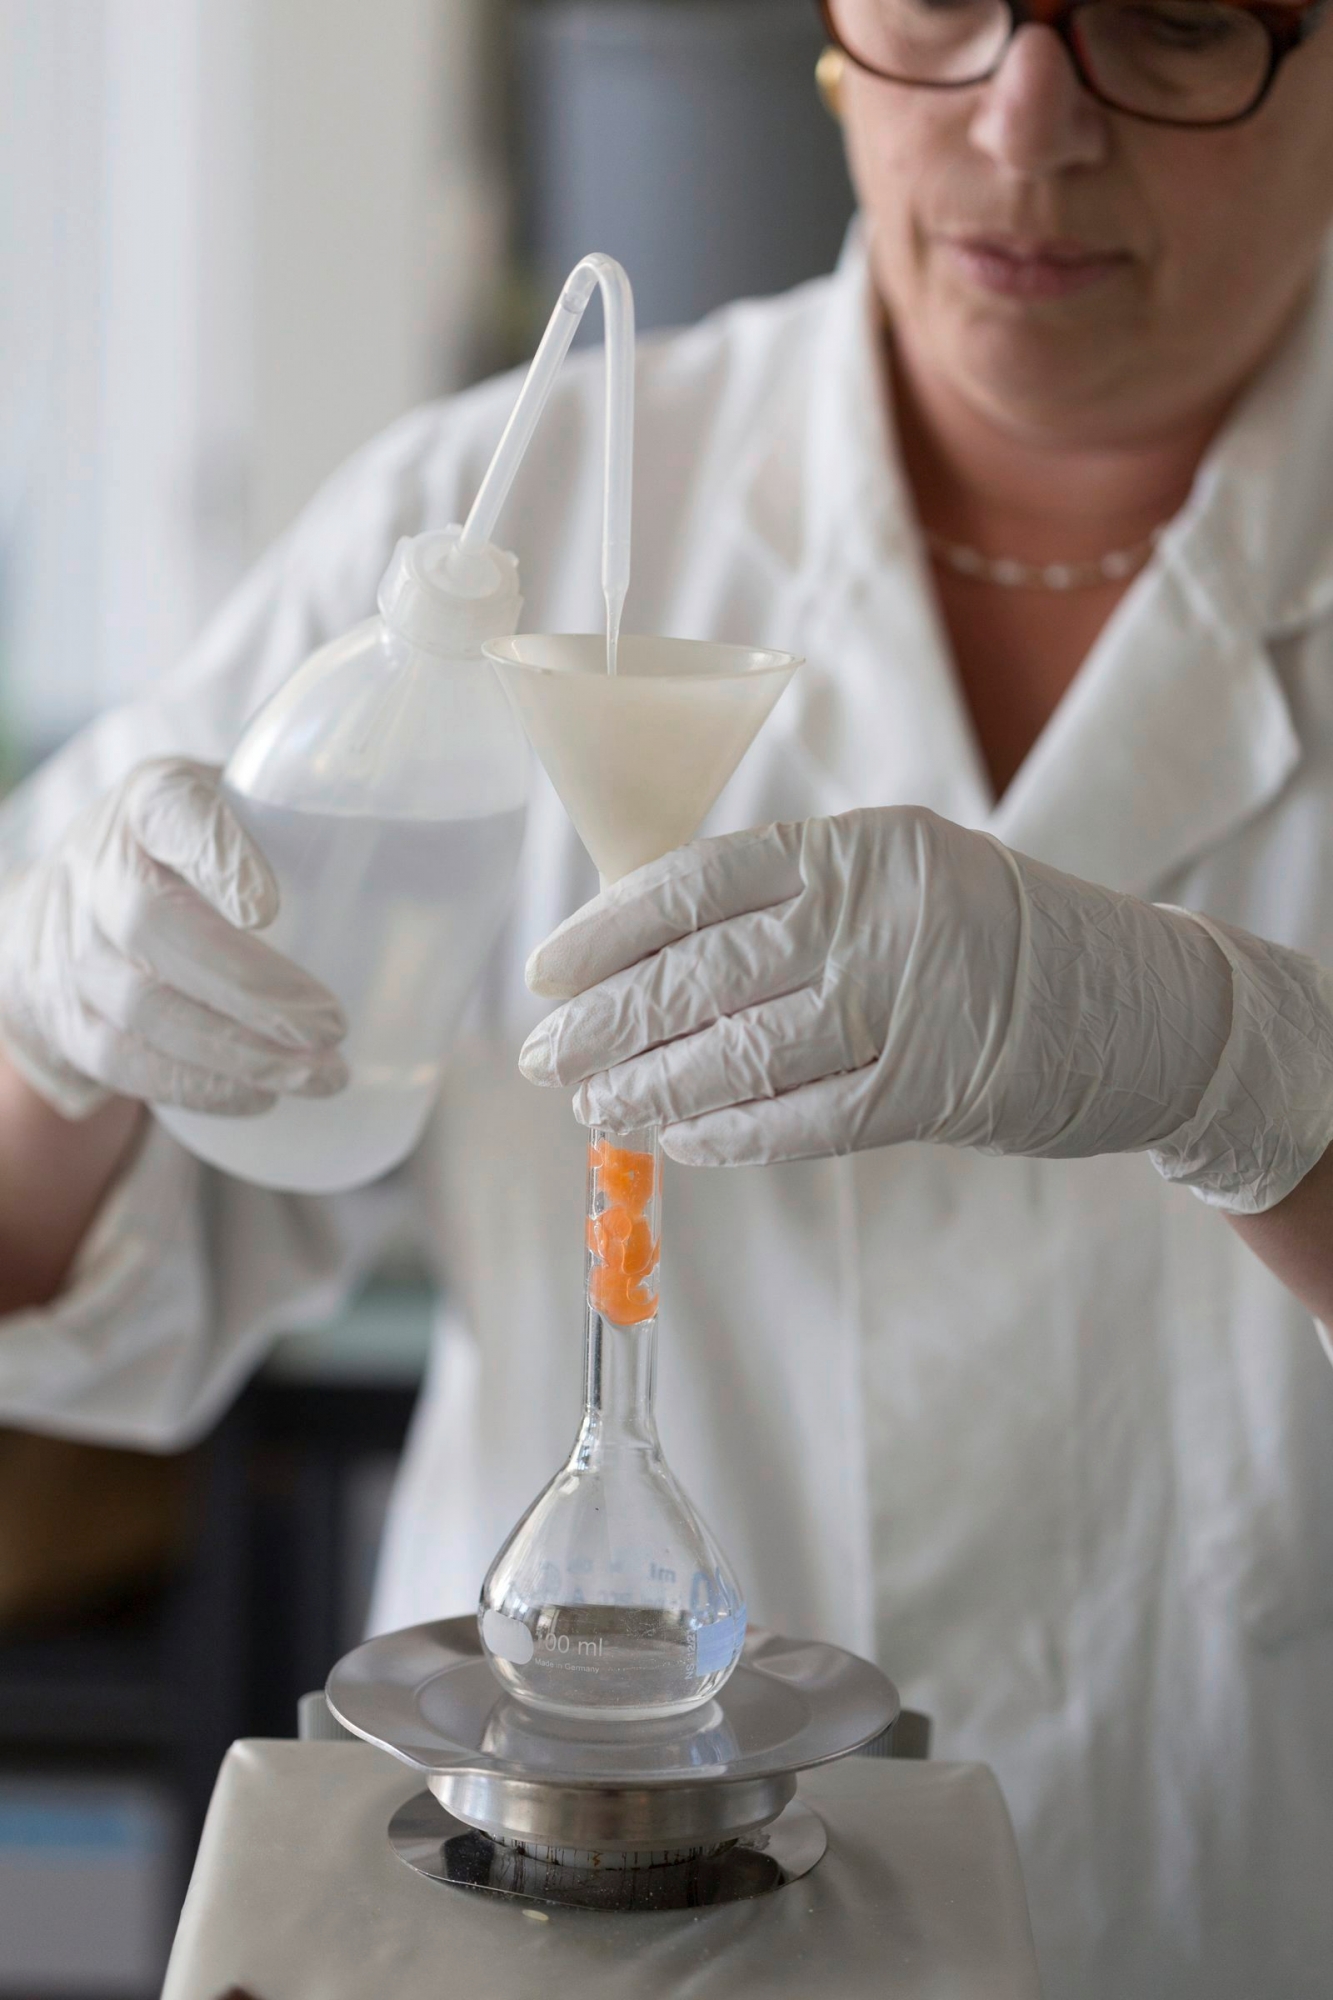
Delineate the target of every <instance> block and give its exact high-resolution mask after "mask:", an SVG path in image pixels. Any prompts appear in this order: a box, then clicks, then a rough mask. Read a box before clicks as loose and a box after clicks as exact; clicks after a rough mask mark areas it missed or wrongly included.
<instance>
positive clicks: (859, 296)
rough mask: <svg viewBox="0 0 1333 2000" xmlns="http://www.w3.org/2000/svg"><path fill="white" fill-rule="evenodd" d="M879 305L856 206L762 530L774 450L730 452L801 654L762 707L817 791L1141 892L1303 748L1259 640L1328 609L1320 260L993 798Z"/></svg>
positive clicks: (1327, 385)
mask: <svg viewBox="0 0 1333 2000" xmlns="http://www.w3.org/2000/svg"><path fill="white" fill-rule="evenodd" d="M876 314H877V307H876V305H875V301H874V293H873V286H872V284H871V280H870V276H869V269H868V260H867V254H866V248H865V242H864V237H863V235H862V233H861V232H860V231H859V230H854V232H853V234H852V236H851V237H850V238H849V241H848V245H847V247H846V250H845V251H844V255H843V259H842V262H841V264H840V266H839V269H838V272H837V274H836V275H835V278H834V280H833V282H832V285H831V286H830V289H829V292H828V295H827V300H826V308H825V313H824V318H823V323H822V326H821V328H820V330H819V335H818V339H817V343H816V349H815V354H814V357H813V382H812V387H811V391H810V395H809V397H808V399H807V401H806V404H805V427H804V435H803V437H802V439H801V441H800V443H801V449H800V452H799V456H800V458H801V461H802V465H801V472H800V486H801V493H800V498H799V520H798V522H797V523H796V524H795V526H794V528H788V530H787V531H786V533H785V534H775V533H774V532H773V527H772V524H773V522H774V521H775V519H776V516H777V510H776V508H775V503H774V500H773V490H774V483H773V474H774V470H775V468H774V465H773V463H772V462H765V461H764V460H760V461H757V462H755V463H753V464H752V465H751V467H750V468H749V470H748V473H747V487H748V495H747V502H746V506H747V513H748V519H749V523H750V526H751V528H752V530H753V531H754V532H755V533H756V534H757V535H759V536H760V537H761V538H766V540H767V547H768V553H769V556H770V559H771V560H772V561H773V562H775V563H776V564H777V566H778V567H779V568H781V569H783V570H784V572H785V582H784V590H783V602H782V617H783V619H784V621H785V623H786V629H787V631H788V632H789V633H790V638H789V639H788V641H787V643H790V644H791V645H792V646H793V647H794V648H796V649H798V650H802V651H804V652H806V653H807V654H808V656H809V659H810V663H811V664H810V666H809V667H808V668H807V669H806V672H805V675H804V676H798V679H797V683H796V685H795V688H794V690H793V693H795V694H796V699H795V700H793V699H792V697H791V696H789V697H788V702H787V704H784V705H783V706H784V707H786V709H787V712H786V714H785V716H783V713H782V709H781V708H780V709H779V711H778V716H780V717H782V727H783V730H784V733H785V734H787V735H788V737H789V738H790V739H791V740H792V742H793V745H794V746H795V745H799V746H800V749H801V751H802V752H803V753H804V754H805V755H806V756H807V758H808V759H809V761H810V764H811V768H812V774H813V775H814V776H815V777H816V778H817V780H818V782H819V784H820V785H821V786H822V792H821V796H822V797H824V798H825V799H826V800H827V802H828V809H829V810H842V809H845V808H846V807H847V806H851V805H867V804H891V803H907V802H910V803H915V804H921V805H928V806H930V807H932V808H933V809H934V810H936V811H939V812H942V813H945V814H946V815H947V816H948V817H950V818H953V819H955V820H958V821H959V822H960V823H962V824H964V825H975V826H986V827H988V828H989V829H990V830H992V831H993V832H995V833H996V834H997V835H998V836H999V837H1000V838H1001V839H1003V840H1005V841H1006V842H1007V843H1008V844H1009V845H1011V846H1013V847H1016V848H1019V849H1020V850H1022V851H1024V852H1027V853H1030V854H1033V855H1035V856H1037V857H1038V858H1039V859H1042V860H1046V861H1049V862H1051V863H1052V864H1054V865H1056V866H1058V867H1062V868H1065V869H1068V870H1069V871H1070V872H1072V873H1075V874H1079V875H1083V876H1086V877H1088V878H1089V879H1091V880H1095V881H1100V882H1104V883H1106V884H1108V885H1109V886H1112V887H1116V888H1120V889H1123V890H1128V891H1131V892H1133V893H1137V894H1152V893H1154V892H1156V891H1157V890H1158V889H1159V888H1160V886H1161V885H1163V884H1164V883H1166V882H1167V881H1168V880H1169V879H1170V877H1171V876H1172V875H1173V874H1174V873H1175V872H1176V871H1178V870H1179V869H1180V868H1181V867H1183V866H1184V865H1186V864H1187V863H1188V862H1190V861H1192V860H1193V859H1195V858H1196V857H1198V856H1200V855H1201V854H1203V853H1204V852H1206V851H1207V850H1208V849H1210V848H1212V847H1213V846H1215V845H1216V844H1217V843H1218V842H1219V841H1221V840H1222V839H1224V838H1225V837H1226V836H1227V835H1228V834H1229V833H1231V832H1232V831H1233V830H1235V829H1236V828H1238V827H1239V826H1240V825H1242V824H1243V823H1244V822H1245V821H1246V820H1248V819H1250V818H1251V817H1253V816H1254V815H1255V814H1257V813H1258V812H1259V811H1261V810H1262V808H1263V807H1264V805H1265V804H1267V803H1268V801H1270V800H1271V799H1272V798H1273V797H1275V796H1276V794H1277V793H1278V791H1279V790H1280V789H1281V788H1282V786H1283V784H1284V783H1285V782H1286V780H1287V779H1288V777H1289V776H1290V774H1291V772H1292V771H1293V770H1294V768H1295V766H1296V765H1297V763H1298V762H1299V760H1300V755H1301V746H1300V740H1299V737H1298V735H1297V731H1296V726H1295V722H1294V719H1293V716H1292V713H1291V709H1290V706H1289V704H1288V701H1287V698H1286V695H1285V692H1284V690H1283V686H1282V683H1281V680H1280V677H1279V675H1278V672H1277V669H1276V666H1275V664H1274V658H1273V652H1272V647H1273V644H1274V642H1275V641H1276V640H1278V639H1280V638H1281V637H1283V636H1285V635H1287V634H1289V633H1290V632H1292V631H1294V630H1297V629H1299V628H1300V627H1301V626H1302V625H1303V624H1305V623H1308V622H1310V621H1311V620H1313V619H1316V618H1318V617H1321V616H1323V615H1326V614H1327V613H1328V612H1330V611H1331V610H1333V485H1330V484H1329V482H1328V481H1327V479H1326V476H1325V472H1326V467H1327V464H1328V462H1329V459H1330V456H1331V455H1333V453H1331V452H1330V446H1331V445H1333V436H1331V435H1330V433H1331V432H1333V263H1331V262H1328V261H1326V263H1325V265H1324V267H1323V269H1322V270H1321V272H1320V274H1319V278H1318V282H1317V284H1316V286H1315V288H1314V292H1313V294H1312V297H1311V299H1310V300H1309V302H1308V304H1307V306H1306V308H1305V309H1304V311H1303V312H1302V314H1301V316H1300V318H1299V319H1298V321H1297V323H1296V324H1295V326H1294V327H1293V329H1292V332H1291V333H1290V335H1289V336H1288V338H1287V340H1286V341H1285V342H1284V344H1283V346H1282V348H1281V350H1280V352H1279V353H1278V354H1277V355H1276V357H1275V358H1274V360H1273V362H1272V363H1271V364H1270V365H1269V366H1268V368H1267V369H1266V370H1265V371H1264V373H1263V374H1262V376H1261V377H1260V378H1259V380H1258V381H1257V382H1256V384H1255V385H1254V387H1253V388H1252V389H1251V391H1250V392H1249V393H1248V394H1247V396H1246V397H1245V399H1244V400H1243V402H1242V404H1241V405H1240V406H1239V408H1238V409H1237V411H1236V412H1235V414H1234V415H1233V417H1232V418H1231V419H1230V420H1229V422H1228V424H1227V426H1226V427H1225V429H1224V430H1223V432H1222V433H1221V435H1220V436H1219V438H1218V440H1217V442H1216V444H1215V445H1214V447H1213V449H1212V450H1211V451H1210V453H1209V454H1208V456H1207V458H1206V459H1205V461H1204V464H1203V466H1202V467H1201V468H1200V472H1199V474H1198V477H1197V479H1196V481H1195V486H1194V489H1193V492H1192V494H1191V496H1190V499H1189V501H1188V502H1187V504H1186V506H1185V507H1184V508H1183V509H1182V511H1181V513H1180V514H1179V515H1178V516H1177V518H1176V520H1175V521H1174V522H1173V523H1172V524H1171V526H1170V527H1169V529H1168V530H1167V532H1166V534H1165V535H1164V536H1163V537H1162V540H1161V542H1160V543H1159V546H1158V549H1157V552H1156V555H1155V557H1154V560H1153V561H1152V563H1151V564H1150V565H1149V566H1148V568H1147V569H1145V571H1144V572H1143V573H1142V574H1141V575H1140V576H1139V577H1138V579H1137V580H1136V582H1135V584H1134V585H1133V587H1132V588H1131V590H1130V591H1129V592H1128V593H1127V595H1126V597H1125V598H1124V600H1123V601H1122V603H1121V605H1120V606H1119V608H1118V610H1117V612H1116V614H1115V616H1114V617H1113V618H1112V620H1111V621H1110V623H1109V624H1108V625H1107V627H1106V629H1105V630H1104V632H1103V633H1102V635H1101V637H1100V639H1099V640H1098V642H1097V644H1096V645H1095V647H1094V648H1093V650H1092V653H1091V654H1090V656H1089V658H1088V659H1087V660H1086V661H1085V663H1084V665H1083V667H1082V668H1081V670H1080V672H1079V674H1078V676H1077V678H1076V680H1075V681H1074V683H1073V685H1072V686H1071V688H1070V690H1069V692H1068V694H1067V695H1066V696H1065V698H1064V700H1063V701H1062V702H1061V704H1060V707H1059V708H1058V710H1057V711H1056V714H1055V715H1054V716H1053V718H1052V720H1051V722H1050V724H1049V725H1048V727H1047V729H1046V730H1045V731H1044V732H1043V734H1042V737H1041V739H1040V740H1039V742H1038V743H1037V744H1036V745H1035V746H1034V748H1033V750H1032V752H1031V754H1030V756H1029V757H1028V759H1027V761H1026V763H1025V764H1024V766H1023V768H1022V770H1021V771H1020V772H1019V773H1018V775H1017V776H1016V778H1015V779H1014V782H1013V783H1012V785H1011V786H1010V788H1009V790H1008V792H1007V793H1006V794H1005V796H1004V798H1003V799H1002V800H1000V801H999V802H998V804H996V803H995V802H994V801H993V800H992V798H991V795H990V791H989V786H988V781H987V778H986V774H985V771H984V767H983V764H982V760H981V758H980V754H979V750H978V746H977V744H976V741H975V738H974V736H973V732H972V729H971V724H970V720H969V718H968V716H967V713H966V709H965V707H964V704H963V702H962V700H961V696H960V693H959V690H958V685H957V680H956V676H955V674H954V672H953V669H952V666H951V663H950V660H949V656H948V647H947V643H946V640H945V636H944V633H943V630H942V627H941V623H940V620H939V617H938V613H937V611H936V607H935V601H934V595H933V589H932V586H931V582H930V577H929V572H928V569H927V567H926V564H925V561H924V558H923V554H922V549H921V544H920V537H919V532H918V529H917V524H916V517H915V510H914V507H913V504H912V500H911V495H910V493H909V491H908V490H907V487H906V482H905V479H904V476H903V473H902V470H901V464H900V460H899V455H898V450H897V443H896V438H895V434H894V427H893V419H892V412H891V409H890V407H889V406H888V398H887V396H886V394H885V391H884V384H883V375H882V370H881V366H880V361H879V356H878V352H877V349H878V333H877V326H876ZM794 444H795V440H794V439H793V438H791V437H787V438H786V439H785V440H779V439H777V438H775V439H774V442H773V449H774V450H775V451H782V452H786V453H789V454H790V453H792V450H793V445H794ZM776 485H777V487H778V488H779V489H780V488H781V485H782V481H781V480H780V479H779V480H778V481H777V482H776ZM784 542H785V544H786V546H785V547H784V546H783V544H784ZM777 719H778V717H775V721H777Z"/></svg>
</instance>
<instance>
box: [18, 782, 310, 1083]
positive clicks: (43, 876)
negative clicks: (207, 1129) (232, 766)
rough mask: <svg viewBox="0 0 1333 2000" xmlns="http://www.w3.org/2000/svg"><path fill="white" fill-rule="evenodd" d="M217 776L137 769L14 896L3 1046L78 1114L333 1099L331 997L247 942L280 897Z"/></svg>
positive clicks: (24, 877)
mask: <svg viewBox="0 0 1333 2000" xmlns="http://www.w3.org/2000/svg"><path fill="white" fill-rule="evenodd" d="M218 775H219V774H218V772H217V770H216V769H215V768H214V767H213V766H211V765H207V764H194V763H189V762H187V761H186V760H184V759H181V758H163V759H157V760H154V761H151V762H148V763H143V764H139V765H137V766H136V767H135V769H134V770H133V771H131V772H130V774H129V776H128V777H127V778H125V779H124V780H123V782H122V783H121V784H120V785H118V786H117V787H116V789H115V790H114V791H113V792H111V793H110V794H109V795H108V796H107V797H106V798H104V799H102V800H100V801H99V802H98V803H97V804H96V805H95V806H93V807H91V808H90V809H89V810H88V811H87V812H86V813H84V814H82V815H81V816H80V817H79V819H77V820H76V821H75V823H74V824H73V826H72V827H71V828H70V830H69V832H68V833H67V834H66V836H65V838H64V839H63V841H62V842H61V843H60V845H59V847H58V848H57V849H56V850H55V852H54V853H52V854H51V855H49V856H48V857H47V858H46V859H44V860H42V861H40V862H38V863H36V864H34V865H33V866H31V867H29V868H27V869H26V870H24V871H23V873H21V874H20V875H18V876H17V877H16V878H14V879H13V880H12V881H9V882H7V883H5V884H4V885H3V888H0V1038H2V1039H3V1041H4V1044H5V1046H6V1048H7V1049H8V1051H9V1053H10V1054H11V1055H12V1057H13V1059H14V1061H15V1062H16V1063H17V1064H18V1066H19V1068H20V1069H21V1070H22V1071H23V1073H24V1074H25V1076H26V1077H27V1078H28V1080H29V1081H30V1082H31V1083H32V1085H33V1086H34V1088H35V1089H36V1090H37V1091H39V1092H40V1093H41V1095H42V1096H43V1097H45V1098H46V1100H47V1101H48V1103H50V1104H51V1105H53V1106H54V1107H55V1109H56V1110H57V1111H59V1112H61V1113H63V1115H64V1116H65V1117H67V1118H82V1117H85V1116H86V1115H87V1114H88V1113H89V1112H91V1111H94V1110H96V1108H97V1107H98V1105H99V1104H101V1103H103V1102H104V1101H105V1100H106V1098H108V1097H109V1096H111V1095H112V1094H113V1093H119V1094H120V1095H123V1096H126V1097H139V1098H144V1099H147V1100H148V1101H149V1102H151V1103H154V1104H175V1105H180V1106H183V1107H185V1108H186V1109H189V1110H193V1111H214V1112H229V1113H234V1114H244V1113H254V1112H259V1111H266V1110H267V1109H268V1108H269V1106H270V1105H271V1104H272V1103H273V1102H274V1099H275V1096H276V1095H278V1094H279V1093H281V1092H290V1093H294V1094H297V1095H300V1096H308V1097H324V1096H328V1095H331V1094H332V1093H333V1092H334V1091H337V1090H340V1089H342V1087H343V1085H344V1084H345V1083H346V1081H347V1069H346V1065H345V1064H344V1062H343V1060H342V1058H341V1056H340V1055H339V1054H338V1053H337V1043H338V1042H339V1041H340V1040H341V1038H342V1036H343V1035H344V1034H345V1033H346V1027H347V1024H346V1022H345V1021H344V1019H343V1016H342V1010H341V1009H340V1007H339V1006H338V1003H337V1001H336V1000H335V999H334V997H333V995H332V994H331V993H329V992H328V991H327V989H326V988H324V987H323V986H321V985H320V984H319V983H318V982H317V981H316V980H314V979H311V978H310V977H309V976H308V974H306V973H304V972H302V971H301V970H300V969H299V967H297V966H295V965H293V964H292V963H291V961H290V960H289V959H286V958H283V957H281V956H280V954H279V953H277V952H275V951H274V950H272V949H271V947H270V946H268V945H266V944H261V943H260V941H259V939H258V938H255V937H252V936H250V935H249V933H250V932H251V931H255V930H260V929H262V928H263V926H264V925H265V924H270V923H272V921H273V919H274V917H275V916H276V915H277V913H278V887H277V884H276V882H275V881H274V879H273V875H272V873H271V871H270V869H269V866H268V863H267V862H266V861H265V859H264V857H263V855H262V854H261V853H260V852H259V850H258V848H257V847H256V846H255V844H254V842H253V841H252V840H251V839H250V838H249V836H248V835H247V834H246V833H245V832H244V831H243V830H242V828H241V827H240V825H239V824H238V822H237V820H236V818H235V816H234V815H233V814H232V812H231V811H230V809H229V808H228V806H227V804H226V802H225V801H224V799H223V797H222V794H221V792H220V791H219V789H218Z"/></svg>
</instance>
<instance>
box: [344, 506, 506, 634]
mask: <svg viewBox="0 0 1333 2000" xmlns="http://www.w3.org/2000/svg"><path fill="white" fill-rule="evenodd" d="M462 533H463V531H462V528H461V527H458V526H454V527H449V528H437V529H433V530H432V531H431V532H430V533H428V534H424V535H404V536H403V538H402V540H401V541H400V542H399V544H398V546H397V548H396V549H395V550H394V552H393V557H392V559H391V561H390V563H389V567H388V568H387V569H386V570H385V572H384V576H383V579H382V581H381V583H380V587H379V608H380V614H381V616H382V617H383V619H384V621H385V623H386V624H387V625H389V626H390V627H391V628H392V630H393V631H395V632H397V633H399V634H400V635H401V636H402V637H403V638H404V639H407V640H408V641H409V642H410V643H411V644H412V645H414V646H424V647H425V648H426V649H427V650H428V651H430V652H433V653H460V652H474V651H475V650H476V649H477V648H478V647H479V646H480V645H481V644H482V643H483V642H484V641H485V640H487V639H496V638H501V637H503V636H504V635H505V634H506V633H509V632H512V631H513V630H514V627H515V626H516V625H517V623H518V614H519V609H520V606H521V604H522V599H521V597H520V596H519V588H518V559H517V557H515V556H512V555H510V553H509V551H508V550H507V549H500V548H497V547H496V546H495V544H494V543H493V542H484V543H483V544H482V545H481V547H480V548H475V549H464V548H462V547H461V546H460V542H461V538H462Z"/></svg>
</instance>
